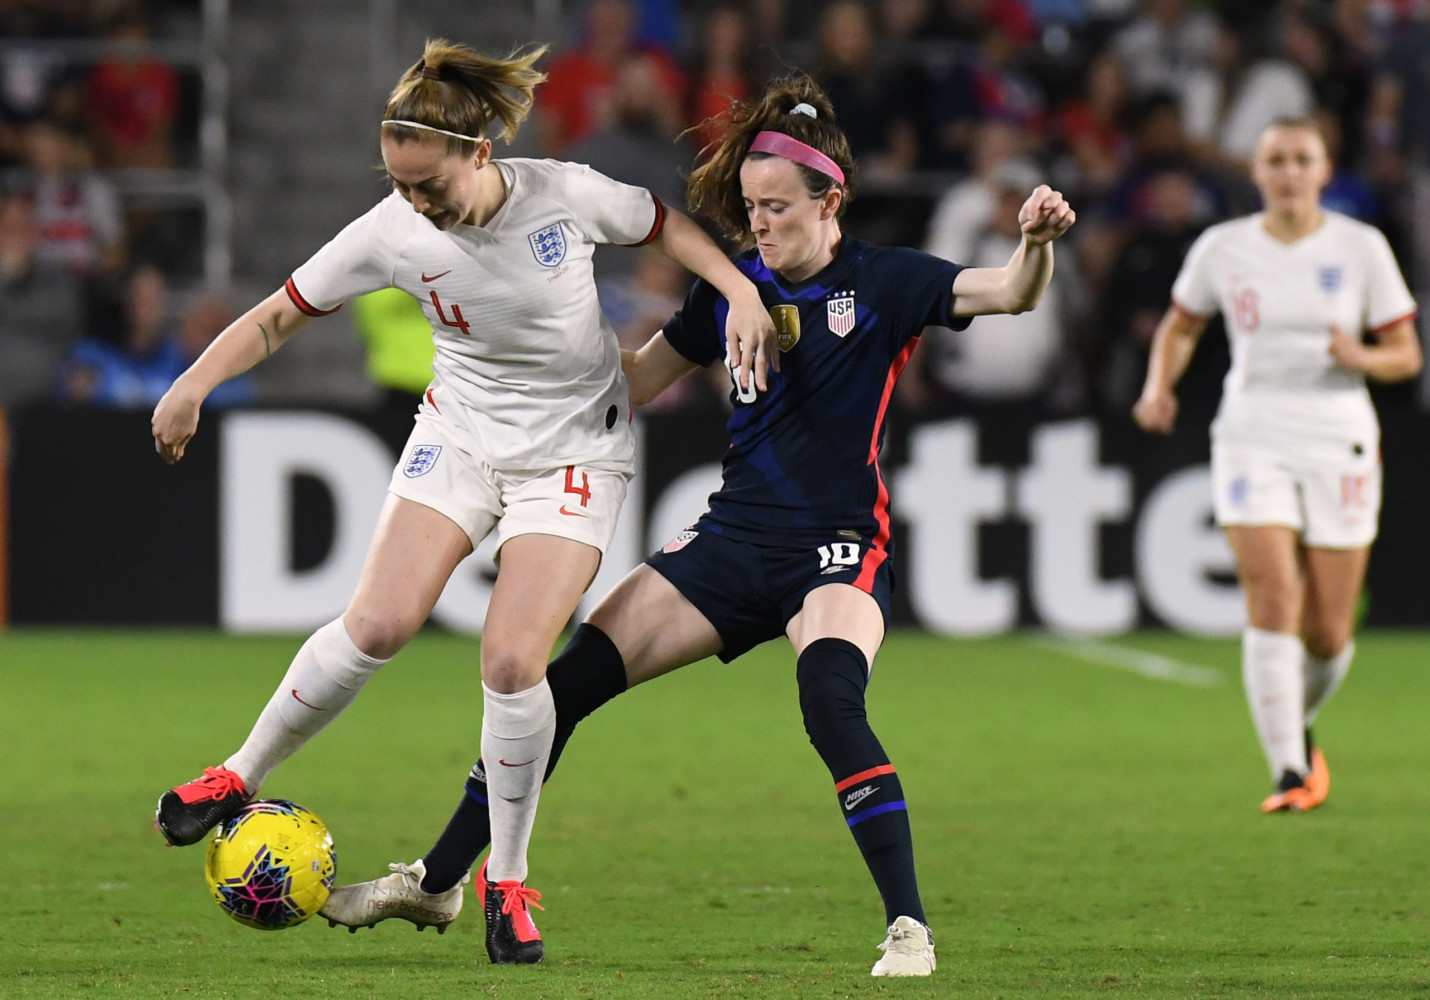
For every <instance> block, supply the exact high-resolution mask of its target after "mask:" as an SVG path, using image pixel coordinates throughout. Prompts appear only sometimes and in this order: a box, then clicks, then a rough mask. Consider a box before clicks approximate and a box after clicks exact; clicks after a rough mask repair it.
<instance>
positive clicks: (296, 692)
mask: <svg viewBox="0 0 1430 1000" xmlns="http://www.w3.org/2000/svg"><path fill="white" fill-rule="evenodd" d="M292 694H293V700H294V701H296V702H297V703H298V704H300V705H307V706H308V707H309V708H311V709H312V710H313V711H315V712H321V711H323V709H321V708H319V707H318V706H317V705H314V704H312V703H310V702H306V701H304V700H303V699H302V698H299V697H298V689H297V688H294V689H293V692H292Z"/></svg>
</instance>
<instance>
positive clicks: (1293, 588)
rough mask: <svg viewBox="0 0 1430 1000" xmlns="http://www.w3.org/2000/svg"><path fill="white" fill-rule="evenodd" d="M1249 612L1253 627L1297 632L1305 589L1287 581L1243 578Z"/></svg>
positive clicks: (1271, 630) (1269, 630)
mask: <svg viewBox="0 0 1430 1000" xmlns="http://www.w3.org/2000/svg"><path fill="white" fill-rule="evenodd" d="M1242 585H1243V586H1244V587H1245V589H1246V612H1247V617H1248V618H1249V619H1250V620H1251V626H1252V627H1253V628H1259V629H1264V630H1266V631H1268V632H1293V631H1295V630H1296V628H1297V627H1298V626H1299V624H1300V621H1301V599H1302V594H1301V588H1300V587H1299V586H1298V585H1297V584H1295V583H1293V582H1291V581H1286V580H1279V579H1272V578H1262V579H1257V578H1256V577H1254V576H1252V577H1243V580H1242Z"/></svg>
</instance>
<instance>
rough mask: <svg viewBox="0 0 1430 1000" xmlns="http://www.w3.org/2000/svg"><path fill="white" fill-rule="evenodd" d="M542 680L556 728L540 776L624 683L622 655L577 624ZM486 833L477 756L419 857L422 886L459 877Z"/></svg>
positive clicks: (441, 887) (429, 888)
mask: <svg viewBox="0 0 1430 1000" xmlns="http://www.w3.org/2000/svg"><path fill="white" fill-rule="evenodd" d="M546 683H547V684H549V685H550V686H551V698H552V700H553V701H554V702H555V703H556V733H555V735H554V736H553V737H552V740H551V758H550V759H549V760H548V761H547V764H546V775H545V778H543V779H542V780H543V781H544V780H546V779H547V778H550V777H551V772H552V771H554V770H556V762H557V761H558V760H560V759H561V752H562V751H563V750H565V749H566V741H567V740H569V739H570V738H571V734H572V733H573V732H575V731H576V724H577V723H578V722H580V721H581V720H582V719H584V718H586V716H588V715H590V714H591V713H592V712H594V711H595V710H596V709H598V708H600V707H601V706H602V705H604V704H605V703H606V702H608V701H610V700H611V699H612V698H614V697H615V696H616V695H618V694H620V693H621V692H622V691H624V690H625V689H626V665H625V661H623V660H622V659H621V652H620V650H618V649H617V648H616V644H615V643H614V642H612V641H611V640H610V638H609V637H608V636H607V635H606V633H604V632H602V631H601V630H600V629H598V628H596V626H594V625H588V624H582V625H579V626H577V628H576V632H575V634H574V635H572V636H571V641H570V642H568V643H567V644H566V648H564V649H563V650H561V654H560V655H559V656H557V657H556V659H554V660H552V661H551V665H550V666H549V667H547V668H546ZM491 839H492V824H491V820H490V818H489V817H488V816H487V773H486V770H485V769H484V768H483V767H482V762H481V761H480V760H478V761H477V763H476V766H474V767H473V768H472V771H471V773H470V774H468V775H467V784H466V788H465V789H464V790H463V795H462V801H461V802H460V803H458V804H457V808H456V810H455V811H454V812H453V813H452V818H451V819H449V820H448V821H447V829H445V830H443V831H442V836H440V837H438V838H437V843H435V844H433V845H432V849H431V850H430V851H428V852H427V855H426V857H424V858H423V859H422V860H423V863H424V865H425V866H426V868H427V874H426V875H425V876H424V877H423V879H422V891H423V892H446V891H447V890H448V889H450V888H452V886H454V885H456V884H457V883H458V882H460V881H461V879H462V876H463V875H465V874H466V873H467V872H469V871H471V868H472V865H474V864H475V863H476V861H477V858H478V857H479V856H480V855H481V853H482V851H483V850H485V849H486V846H487V844H489V843H491Z"/></svg>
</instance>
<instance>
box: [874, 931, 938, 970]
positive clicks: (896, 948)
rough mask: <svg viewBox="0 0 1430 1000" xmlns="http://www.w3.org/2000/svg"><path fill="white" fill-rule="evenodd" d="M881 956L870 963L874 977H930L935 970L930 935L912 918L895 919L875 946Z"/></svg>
mask: <svg viewBox="0 0 1430 1000" xmlns="http://www.w3.org/2000/svg"><path fill="white" fill-rule="evenodd" d="M879 950H880V951H882V952H883V953H884V957H883V958H881V959H879V961H877V962H875V963H874V973H873V974H874V975H876V976H930V975H933V970H934V969H936V968H938V962H937V961H935V959H934V957H933V932H932V931H930V930H929V929H928V927H927V925H925V924H921V923H919V922H918V921H917V920H915V919H914V918H913V917H899V918H898V919H897V920H895V921H894V922H893V923H892V924H890V925H889V936H888V937H886V938H885V939H884V943H883V944H881V945H879Z"/></svg>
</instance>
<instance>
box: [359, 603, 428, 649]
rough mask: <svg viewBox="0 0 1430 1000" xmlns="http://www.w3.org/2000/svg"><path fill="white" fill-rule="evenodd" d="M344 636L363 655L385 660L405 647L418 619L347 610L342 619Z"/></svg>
mask: <svg viewBox="0 0 1430 1000" xmlns="http://www.w3.org/2000/svg"><path fill="white" fill-rule="evenodd" d="M343 624H344V625H345V626H346V627H347V630H348V636H349V637H350V638H351V639H352V642H353V645H354V646H356V647H357V648H358V650H359V651H360V652H362V654H363V655H365V656H371V657H373V658H375V659H379V660H387V659H391V658H392V657H394V656H396V655H397V652H398V650H400V649H401V648H402V647H403V646H405V645H407V643H408V642H410V641H411V640H412V637H413V636H414V635H416V634H417V629H418V628H419V627H420V626H421V624H422V622H421V620H420V618H417V617H416V616H412V615H404V614H402V613H401V612H400V611H386V610H384V611H349V612H348V613H347V614H346V615H344V616H343Z"/></svg>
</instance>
